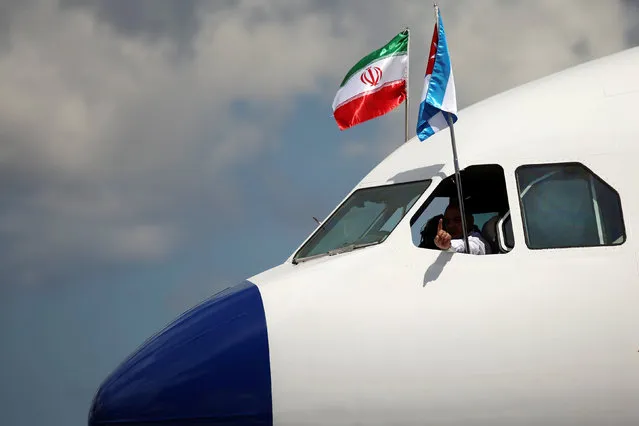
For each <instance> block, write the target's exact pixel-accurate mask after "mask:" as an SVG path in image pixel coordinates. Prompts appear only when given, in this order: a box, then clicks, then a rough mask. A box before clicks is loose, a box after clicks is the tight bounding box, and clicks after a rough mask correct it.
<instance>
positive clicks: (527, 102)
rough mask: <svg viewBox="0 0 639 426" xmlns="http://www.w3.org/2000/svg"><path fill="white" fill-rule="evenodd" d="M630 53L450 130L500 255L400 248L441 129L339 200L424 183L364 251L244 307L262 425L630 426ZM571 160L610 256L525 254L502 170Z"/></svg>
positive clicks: (637, 180) (432, 168)
mask: <svg viewBox="0 0 639 426" xmlns="http://www.w3.org/2000/svg"><path fill="white" fill-rule="evenodd" d="M638 75H639V50H637V49H634V50H632V51H630V53H625V54H624V55H617V56H613V57H612V59H607V61H606V62H599V63H594V64H587V65H585V66H582V67H577V68H576V69H574V70H571V71H569V72H566V73H562V74H558V75H556V76H553V77H551V78H548V79H544V80H542V81H540V82H536V83H533V84H530V85H527V86H525V87H524V88H521V89H518V90H517V91H512V92H508V93H505V94H503V95H500V96H498V97H495V98H493V99H490V100H487V101H485V102H482V103H481V104H478V105H476V106H474V107H471V108H469V109H468V110H466V111H462V113H461V114H460V115H459V122H458V123H457V124H456V127H455V131H456V134H457V140H458V150H459V156H460V166H461V167H462V168H464V167H468V166H472V165H476V164H498V165H500V166H501V167H502V168H503V170H504V175H505V178H506V188H507V192H508V203H509V206H510V213H511V216H512V227H513V234H514V240H515V245H514V249H513V250H512V251H510V252H509V253H503V254H499V255H490V256H472V255H467V254H457V253H449V252H440V251H435V250H427V249H422V248H418V247H416V246H415V244H414V243H413V240H412V239H411V229H410V223H409V222H410V219H411V217H413V216H414V214H415V212H416V211H417V210H418V208H419V207H420V206H421V205H422V204H423V203H424V202H425V201H426V200H427V199H428V197H429V195H430V194H431V193H432V191H434V190H435V189H436V188H437V183H439V182H440V181H441V180H442V178H444V177H446V176H450V175H451V174H452V173H453V165H452V161H451V160H452V154H451V151H450V141H449V139H448V138H449V135H448V132H447V131H446V132H441V133H440V134H437V135H435V136H434V137H433V138H432V140H431V139H429V140H427V141H426V142H423V143H420V142H419V141H417V140H416V139H414V140H412V141H410V142H408V143H406V144H405V145H403V146H402V147H400V148H399V149H398V150H397V151H395V152H394V153H393V154H392V155H391V156H389V157H388V158H387V159H386V160H385V161H384V162H382V163H381V164H380V165H379V166H378V167H376V168H375V169H374V170H373V171H372V172H371V174H369V175H368V176H367V177H366V178H365V179H364V180H363V181H362V182H361V183H360V184H359V185H358V187H357V188H355V189H359V188H365V187H368V186H376V185H385V184H392V183H397V182H399V181H401V180H402V178H401V177H398V176H402V173H404V175H405V178H404V179H405V180H415V179H420V178H421V179H426V178H428V179H432V180H433V183H432V184H431V186H430V187H429V188H428V189H427V190H426V192H424V193H423V194H422V196H421V197H420V198H419V200H418V201H417V202H416V203H415V204H414V205H413V207H412V208H411V210H410V211H409V212H408V213H407V214H406V215H405V216H404V218H403V219H402V221H401V222H400V223H399V225H398V226H397V227H396V228H395V229H394V230H393V232H392V233H391V234H390V236H389V237H388V238H387V239H386V240H385V241H384V242H383V243H382V244H379V245H377V246H371V247H367V248H363V249H360V250H357V251H353V252H349V253H342V254H338V255H335V256H327V257H321V258H318V259H312V260H308V261H306V262H301V263H299V264H293V263H292V262H291V259H288V260H287V262H285V263H284V264H282V265H280V266H278V267H276V268H273V269H272V270H269V271H266V272H264V273H262V274H259V275H257V276H255V277H252V278H250V281H251V282H253V283H255V284H256V285H257V286H258V288H259V290H260V293H261V295H262V299H263V303H264V310H265V314H266V322H267V326H268V339H269V350H270V366H271V380H272V396H273V423H274V424H276V425H291V426H294V425H295V426H297V425H311V424H313V425H315V424H317V425H325V424H330V425H355V424H366V425H388V424H394V425H418V424H446V425H448V424H451V425H452V424H456V425H457V424H459V425H461V424H463V425H470V424H473V425H492V426H495V425H524V424H525V425H537V424H548V425H603V424H607V425H609V424H610V425H612V424H615V425H622V424H623V425H633V424H634V425H637V424H639V352H638V351H639V306H638V305H639V257H638V254H639V250H638V249H639V247H638V245H637V242H636V239H635V236H636V233H637V231H638V227H639V222H638V221H637V218H638V217H639V191H638V190H637V185H638V184H639V168H638V167H637V164H636V159H637V157H638V154H639V149H638V148H637V146H638V145H639V120H637V117H636V110H637V105H639V84H638V83H637V81H639V79H637V78H636V76H638ZM558 162H579V163H581V164H583V165H585V166H586V167H588V168H589V169H590V170H592V171H594V172H595V173H596V174H597V175H598V176H600V177H602V179H605V181H606V182H607V184H609V185H611V186H612V187H613V188H614V189H615V190H616V191H617V192H618V193H619V196H620V198H621V203H622V210H623V216H624V226H625V242H624V243H623V244H621V245H616V246H599V247H577V248H561V249H547V250H532V249H529V248H528V247H527V244H526V238H525V233H524V225H523V222H522V215H521V211H520V200H519V193H518V187H517V183H516V178H515V170H516V169H517V168H518V167H519V166H522V165H528V164H541V163H558Z"/></svg>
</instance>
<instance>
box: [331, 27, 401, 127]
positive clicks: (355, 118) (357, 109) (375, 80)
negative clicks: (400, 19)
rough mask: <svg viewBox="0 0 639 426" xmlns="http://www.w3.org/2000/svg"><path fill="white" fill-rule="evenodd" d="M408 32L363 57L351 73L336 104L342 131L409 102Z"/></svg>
mask: <svg viewBox="0 0 639 426" xmlns="http://www.w3.org/2000/svg"><path fill="white" fill-rule="evenodd" d="M407 72H408V30H404V31H402V32H401V33H399V34H398V35H397V36H395V38H393V39H392V40H391V41H390V42H388V44H386V45H385V46H383V47H381V48H379V49H377V50H376V51H374V52H372V53H370V54H368V55H367V56H365V57H363V58H362V59H361V60H360V61H359V62H358V63H357V64H355V66H353V68H351V69H350V71H348V73H347V74H346V76H345V77H344V80H343V81H342V84H341V85H340V88H339V90H338V91H337V95H335V99H334V100H333V116H334V117H335V120H336V121H337V125H338V127H339V128H340V130H344V129H348V128H349V127H353V126H355V125H357V124H360V123H363V122H364V121H367V120H370V119H372V118H376V117H379V116H380V115H384V114H386V113H388V112H390V111H392V110H393V109H395V108H397V107H398V106H399V105H400V104H401V103H402V102H404V100H405V99H406V79H407Z"/></svg>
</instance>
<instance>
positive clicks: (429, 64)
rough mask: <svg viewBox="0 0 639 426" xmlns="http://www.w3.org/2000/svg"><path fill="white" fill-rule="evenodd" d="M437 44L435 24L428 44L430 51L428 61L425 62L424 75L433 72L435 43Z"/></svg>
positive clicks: (435, 51) (435, 53)
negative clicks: (431, 38)
mask: <svg viewBox="0 0 639 426" xmlns="http://www.w3.org/2000/svg"><path fill="white" fill-rule="evenodd" d="M438 44H439V32H438V31H437V24H435V29H434V30H433V41H432V43H431V44H430V53H429V54H428V62H427V63H426V75H429V74H432V73H433V68H435V56H436V55H437V45H438Z"/></svg>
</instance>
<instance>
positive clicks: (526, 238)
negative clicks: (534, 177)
mask: <svg viewBox="0 0 639 426" xmlns="http://www.w3.org/2000/svg"><path fill="white" fill-rule="evenodd" d="M556 166H559V167H561V166H567V167H570V166H576V167H581V168H582V169H584V170H585V171H586V172H587V173H589V174H590V175H592V176H593V177H594V178H595V179H596V180H598V181H599V182H600V183H601V184H602V185H604V186H605V187H607V188H608V189H610V190H611V191H612V192H613V193H614V194H615V195H616V196H617V207H618V210H619V214H620V219H621V229H622V235H623V241H622V242H620V243H618V244H597V245H562V246H553V247H531V246H530V239H529V235H528V227H527V226H526V223H527V222H526V216H525V211H524V205H523V202H522V198H521V191H522V188H521V185H520V180H519V171H520V170H523V169H531V168H536V167H556ZM514 174H515V183H516V187H517V202H518V203H519V211H520V215H521V225H522V231H523V233H524V242H525V244H526V247H527V248H528V249H529V250H563V249H574V248H585V249H596V248H604V247H619V246H622V245H624V244H625V243H626V241H628V234H627V229H626V222H625V217H624V212H623V203H622V201H621V194H619V191H617V190H616V189H615V188H614V187H613V186H612V185H610V184H609V183H608V182H607V181H606V180H605V179H603V178H602V177H601V176H599V175H598V174H597V173H595V172H594V171H593V170H592V169H591V168H590V167H588V166H586V165H585V164H583V163H581V162H579V161H563V162H553V163H533V164H523V165H520V166H518V167H517V168H516V169H515V171H514Z"/></svg>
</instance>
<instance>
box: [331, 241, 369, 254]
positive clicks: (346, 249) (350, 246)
mask: <svg viewBox="0 0 639 426" xmlns="http://www.w3.org/2000/svg"><path fill="white" fill-rule="evenodd" d="M379 243H380V242H379V241H373V242H371V243H359V244H355V243H353V244H348V245H346V246H343V247H340V248H336V249H335V250H329V251H328V252H327V253H326V254H328V255H329V256H334V255H336V254H341V253H347V252H349V251H353V250H357V249H361V248H364V247H368V246H374V245H376V244H379Z"/></svg>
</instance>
